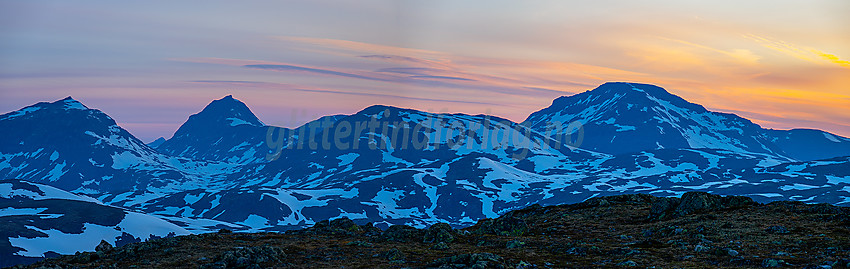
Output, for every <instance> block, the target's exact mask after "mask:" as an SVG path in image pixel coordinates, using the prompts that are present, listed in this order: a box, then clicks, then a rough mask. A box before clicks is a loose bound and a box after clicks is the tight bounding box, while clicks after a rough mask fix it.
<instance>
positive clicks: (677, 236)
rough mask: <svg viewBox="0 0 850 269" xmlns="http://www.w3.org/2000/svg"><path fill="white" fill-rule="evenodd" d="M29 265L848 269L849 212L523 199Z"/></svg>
mask: <svg viewBox="0 0 850 269" xmlns="http://www.w3.org/2000/svg"><path fill="white" fill-rule="evenodd" d="M99 249H100V250H99V251H97V252H86V253H80V254H77V255H73V256H62V257H58V258H51V259H47V260H45V261H41V262H39V263H36V264H33V265H30V266H29V268H39V267H46V268H50V267H53V268H56V267H60V268H67V267H84V268H85V267H91V268H98V267H101V266H103V267H104V268H109V267H122V268H126V267H133V266H137V267H179V268H268V267H271V268H341V267H343V266H344V267H346V268H375V267H379V268H385V267H393V268H402V267H405V268H407V267H410V268H618V267H632V266H638V267H653V266H655V267H656V268H670V267H675V268H721V267H738V268H746V267H789V268H847V267H848V266H850V208H845V207H836V206H831V205H827V204H805V203H801V202H772V203H769V204H759V203H756V202H753V201H752V200H750V199H749V198H745V197H734V196H729V197H721V196H718V195H711V194H708V193H686V194H684V195H683V196H682V198H658V197H654V196H651V195H645V194H633V195H619V196H608V197H596V198H592V199H588V200H587V201H584V202H582V203H577V204H569V205H558V206H547V207H542V206H537V205H535V206H531V207H528V208H525V209H521V210H515V211H511V212H509V213H507V214H505V215H503V216H501V217H499V218H496V219H484V220H481V221H479V222H478V223H477V224H476V225H473V226H471V227H467V228H464V229H452V228H451V227H449V226H448V225H445V224H435V225H433V226H431V227H429V228H426V229H416V228H413V227H409V226H402V225H396V226H390V228H388V229H387V230H384V231H382V230H380V229H378V228H375V227H373V226H372V225H371V224H368V223H367V224H356V223H355V222H353V221H351V220H349V219H345V218H342V219H334V220H330V221H322V222H319V223H317V224H316V225H314V226H313V227H310V228H306V229H302V230H295V231H289V232H286V233H253V234H250V233H231V232H229V231H226V230H223V231H220V232H218V233H208V234H201V235H190V236H180V237H174V238H164V239H156V240H152V241H149V242H144V243H133V244H129V245H126V246H123V247H117V248H109V247H107V246H99Z"/></svg>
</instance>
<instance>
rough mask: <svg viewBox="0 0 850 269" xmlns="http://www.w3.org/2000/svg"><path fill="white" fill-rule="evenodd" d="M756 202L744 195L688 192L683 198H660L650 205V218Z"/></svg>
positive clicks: (716, 209)
mask: <svg viewBox="0 0 850 269" xmlns="http://www.w3.org/2000/svg"><path fill="white" fill-rule="evenodd" d="M755 204H756V203H755V202H754V201H753V199H752V198H749V197H744V196H720V195H715V194H709V193H707V192H687V193H685V194H683V195H682V198H671V197H663V198H658V199H657V200H655V202H653V203H652V207H650V213H649V217H650V219H666V218H672V217H679V216H684V215H689V214H694V213H702V212H711V211H718V210H725V209H734V208H742V207H747V206H751V205H755Z"/></svg>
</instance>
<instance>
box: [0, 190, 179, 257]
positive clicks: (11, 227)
mask: <svg viewBox="0 0 850 269" xmlns="http://www.w3.org/2000/svg"><path fill="white" fill-rule="evenodd" d="M0 226H2V227H3V228H2V229H0V267H6V266H12V265H16V264H20V263H30V262H34V261H37V260H39V259H41V258H43V257H51V256H56V255H60V254H74V253H75V252H77V251H94V250H95V247H96V246H97V245H98V244H100V242H101V240H104V241H106V242H108V243H109V244H111V245H118V246H121V245H124V244H127V243H132V242H139V241H142V240H147V239H151V238H156V237H166V236H174V235H185V234H189V232H188V231H186V230H185V229H183V228H180V227H179V226H177V225H175V224H173V223H170V222H167V221H164V220H162V219H160V218H157V217H153V216H150V215H146V214H142V213H137V212H131V211H127V210H124V209H121V208H117V207H112V206H108V205H104V204H103V203H101V202H100V201H98V200H97V199H94V198H90V197H87V196H80V195H76V194H72V193H69V192H66V191H63V190H60V189H57V188H55V187H51V186H47V185H42V184H36V183H31V182H26V181H21V180H13V179H9V180H0Z"/></svg>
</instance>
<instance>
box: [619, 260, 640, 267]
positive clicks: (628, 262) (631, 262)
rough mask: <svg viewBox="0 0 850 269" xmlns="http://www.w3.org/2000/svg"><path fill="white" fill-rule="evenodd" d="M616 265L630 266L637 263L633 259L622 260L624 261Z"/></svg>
mask: <svg viewBox="0 0 850 269" xmlns="http://www.w3.org/2000/svg"><path fill="white" fill-rule="evenodd" d="M617 266H626V267H632V266H637V263H636V262H634V261H624V262H620V263H618V264H617Z"/></svg>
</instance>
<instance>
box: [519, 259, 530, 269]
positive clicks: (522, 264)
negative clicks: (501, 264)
mask: <svg viewBox="0 0 850 269" xmlns="http://www.w3.org/2000/svg"><path fill="white" fill-rule="evenodd" d="M515 268H516V269H526V268H534V265H533V264H530V263H527V262H525V261H519V262H518V263H517V264H516V267H515Z"/></svg>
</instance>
